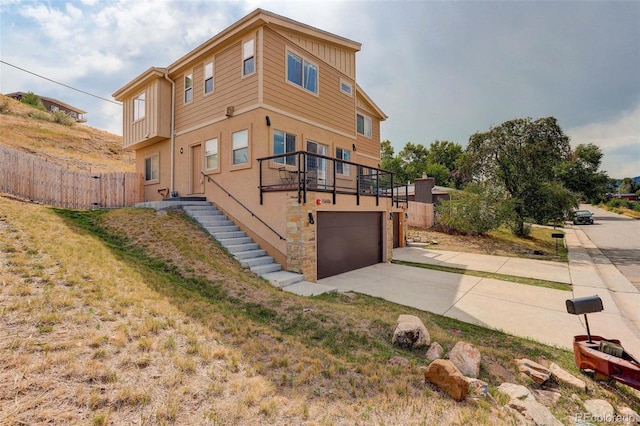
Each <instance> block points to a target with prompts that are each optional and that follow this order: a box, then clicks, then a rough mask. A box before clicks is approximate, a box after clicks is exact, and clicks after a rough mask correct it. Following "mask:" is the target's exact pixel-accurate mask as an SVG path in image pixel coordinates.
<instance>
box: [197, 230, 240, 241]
mask: <svg viewBox="0 0 640 426" xmlns="http://www.w3.org/2000/svg"><path fill="white" fill-rule="evenodd" d="M207 230H208V231H209V229H207ZM209 233H210V234H211V235H213V237H214V238H215V239H216V240H226V239H229V238H243V237H246V236H247V233H246V232H244V231H231V232H211V231H209Z"/></svg>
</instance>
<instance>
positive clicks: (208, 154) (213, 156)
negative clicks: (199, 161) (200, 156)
mask: <svg viewBox="0 0 640 426" xmlns="http://www.w3.org/2000/svg"><path fill="white" fill-rule="evenodd" d="M204 165H205V169H207V170H217V169H218V168H219V167H220V163H219V162H218V138H213V139H209V140H206V141H204Z"/></svg>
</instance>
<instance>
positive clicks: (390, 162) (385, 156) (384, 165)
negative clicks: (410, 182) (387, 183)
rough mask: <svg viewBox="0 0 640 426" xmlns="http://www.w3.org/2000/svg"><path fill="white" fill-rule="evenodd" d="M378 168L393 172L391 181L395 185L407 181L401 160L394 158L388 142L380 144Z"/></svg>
mask: <svg viewBox="0 0 640 426" xmlns="http://www.w3.org/2000/svg"><path fill="white" fill-rule="evenodd" d="M380 168H381V169H383V170H388V171H390V172H393V174H394V177H393V179H394V181H395V182H396V183H397V182H406V181H407V175H406V173H405V171H404V166H403V164H402V160H401V159H400V158H399V157H398V156H394V150H393V146H391V142H389V141H388V140H385V141H382V142H381V143H380Z"/></svg>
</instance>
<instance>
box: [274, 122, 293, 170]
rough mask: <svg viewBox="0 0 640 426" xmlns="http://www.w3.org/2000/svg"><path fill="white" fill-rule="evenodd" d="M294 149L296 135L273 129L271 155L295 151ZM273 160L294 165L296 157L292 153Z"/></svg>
mask: <svg viewBox="0 0 640 426" xmlns="http://www.w3.org/2000/svg"><path fill="white" fill-rule="evenodd" d="M295 150H296V135H292V134H291V133H285V132H282V131H280V130H274V131H273V155H278V154H286V153H287V152H295ZM273 161H275V162H276V163H280V164H285V163H286V164H288V165H290V166H295V164H296V157H295V156H294V155H288V156H286V157H280V158H275V159H274V160H273Z"/></svg>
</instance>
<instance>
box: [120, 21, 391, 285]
mask: <svg viewBox="0 0 640 426" xmlns="http://www.w3.org/2000/svg"><path fill="white" fill-rule="evenodd" d="M360 47H361V45H360V43H357V42H355V41H351V40H348V39H345V38H342V37H340V36H337V35H334V34H330V33H328V32H325V31H322V30H320V29H317V28H313V27H310V26H308V25H305V24H302V23H299V22H296V21H293V20H290V19H288V18H285V17H282V16H279V15H276V14H273V13H271V12H267V11H264V10H261V9H257V10H255V11H254V12H252V13H250V14H249V15H247V16H245V17H244V18H242V19H241V20H239V21H238V22H236V23H235V24H233V25H232V26H230V27H229V28H227V29H225V30H223V31H222V32H221V33H219V34H218V35H216V36H214V37H213V38H211V39H209V40H208V41H206V42H205V43H203V44H202V45H200V46H198V47H197V48H195V49H194V50H193V51H191V52H189V53H188V54H186V55H185V56H183V57H182V58H180V59H178V60H177V61H175V62H174V63H173V64H171V65H169V66H168V67H166V68H157V67H153V68H150V69H148V70H147V71H145V72H144V73H142V74H141V75H139V76H138V77H136V78H135V79H134V80H132V81H130V82H129V83H127V84H126V85H125V86H124V87H122V88H121V89H119V90H118V91H117V92H115V93H114V95H113V96H114V98H116V99H117V100H119V101H121V102H123V114H124V115H123V127H124V128H123V138H124V141H123V144H124V148H125V149H130V150H134V151H135V152H136V167H137V170H138V171H140V172H141V173H144V175H145V178H146V185H145V198H146V200H148V201H154V200H160V199H161V198H163V197H166V196H168V195H169V194H170V195H172V196H174V197H175V196H205V197H206V198H207V200H209V201H211V202H212V203H214V205H216V206H217V207H218V208H219V209H221V210H222V211H223V212H224V213H225V214H227V215H228V216H229V217H230V218H232V219H233V220H234V221H235V222H236V224H237V225H239V226H240V227H241V229H242V230H243V231H245V232H247V234H248V235H249V236H251V237H253V239H254V240H255V241H256V242H258V243H259V244H260V245H261V247H262V248H263V249H266V250H267V252H268V253H269V255H270V256H273V257H274V258H275V259H276V260H277V262H278V263H280V264H281V265H283V267H284V268H285V269H287V270H289V271H293V272H298V273H302V274H304V276H305V279H307V280H309V281H316V279H318V278H323V277H326V276H330V275H334V274H337V273H340V272H345V271H347V270H352V269H357V268H359V267H362V266H366V265H370V264H375V263H379V262H387V261H390V260H391V257H392V254H393V247H394V245H395V246H397V245H399V244H402V243H403V242H404V237H403V234H402V233H403V226H402V222H403V220H404V215H403V214H402V208H401V206H400V204H399V203H398V202H397V200H396V202H395V203H394V202H393V201H394V200H393V199H392V197H391V195H390V194H392V191H390V188H391V186H392V184H393V175H392V174H391V173H389V172H385V171H383V170H380V169H379V163H380V122H381V121H384V120H385V119H386V118H387V117H386V116H385V114H384V113H383V112H382V110H380V108H378V106H377V105H376V104H375V103H374V102H373V101H372V100H371V99H370V98H369V96H367V94H366V93H365V92H364V91H363V90H362V88H361V87H360V86H358V84H357V82H356V52H358V51H359V50H360ZM229 194H230V195H231V196H229ZM249 211H250V213H249ZM258 218H259V219H258ZM267 225H268V226H267ZM269 228H271V229H269ZM281 237H282V238H281Z"/></svg>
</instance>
